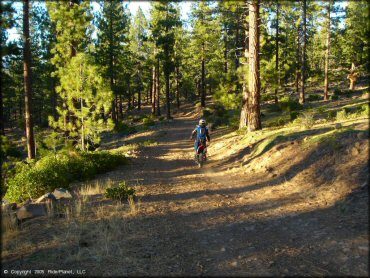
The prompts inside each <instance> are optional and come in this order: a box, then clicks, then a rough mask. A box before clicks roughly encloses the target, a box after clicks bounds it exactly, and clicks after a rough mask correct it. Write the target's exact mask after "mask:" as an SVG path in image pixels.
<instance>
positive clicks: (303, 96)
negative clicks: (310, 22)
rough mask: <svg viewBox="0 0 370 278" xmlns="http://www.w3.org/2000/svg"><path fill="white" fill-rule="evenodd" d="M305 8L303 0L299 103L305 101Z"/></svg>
mask: <svg viewBox="0 0 370 278" xmlns="http://www.w3.org/2000/svg"><path fill="white" fill-rule="evenodd" d="M306 10H307V0H303V47H302V71H301V95H300V96H299V102H300V103H305V82H306V80H305V78H306V43H307V34H306V33H307V30H306Z"/></svg>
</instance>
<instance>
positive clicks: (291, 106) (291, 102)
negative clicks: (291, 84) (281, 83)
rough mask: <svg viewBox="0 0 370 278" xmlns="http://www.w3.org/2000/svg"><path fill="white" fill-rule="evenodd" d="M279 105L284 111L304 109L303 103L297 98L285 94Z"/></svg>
mask: <svg viewBox="0 0 370 278" xmlns="http://www.w3.org/2000/svg"><path fill="white" fill-rule="evenodd" d="M278 105H279V107H280V109H281V110H282V111H286V112H290V111H296V110H302V109H303V105H302V104H300V103H299V102H298V101H297V100H295V99H293V98H291V97H289V96H284V97H282V98H281V99H280V100H279V104H278Z"/></svg>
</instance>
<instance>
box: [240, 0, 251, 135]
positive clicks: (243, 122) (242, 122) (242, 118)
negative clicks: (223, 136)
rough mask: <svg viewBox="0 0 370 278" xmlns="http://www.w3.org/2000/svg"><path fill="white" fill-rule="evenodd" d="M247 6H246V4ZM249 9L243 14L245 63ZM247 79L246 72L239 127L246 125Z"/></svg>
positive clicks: (246, 61)
mask: <svg viewBox="0 0 370 278" xmlns="http://www.w3.org/2000/svg"><path fill="white" fill-rule="evenodd" d="M247 7H248V6H247ZM248 13H249V11H248V10H247V8H246V16H245V25H246V26H245V42H244V57H245V63H246V64H248V63H249V46H248V43H249V40H248V37H249V33H248V31H249V24H248V21H247V16H248ZM247 80H248V76H247V74H244V75H243V88H242V90H243V99H242V108H241V113H240V122H239V129H242V128H244V127H246V126H247V125H248V96H249V92H248V86H247Z"/></svg>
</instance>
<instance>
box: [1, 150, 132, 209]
mask: <svg viewBox="0 0 370 278" xmlns="http://www.w3.org/2000/svg"><path fill="white" fill-rule="evenodd" d="M125 162H126V158H125V157H124V156H123V155H122V154H118V153H111V152H108V151H101V152H84V153H78V152H74V153H63V152H60V153H58V154H57V155H49V156H46V157H43V158H41V159H40V160H38V161H37V162H35V163H34V164H28V165H25V166H22V167H21V168H20V169H19V170H18V171H17V173H16V174H15V175H14V176H13V177H11V178H10V179H9V180H8V181H7V188H8V189H7V192H6V199H7V200H9V201H12V202H22V201H24V200H26V199H28V198H37V197H39V196H41V195H42V194H45V193H47V192H50V191H53V190H54V189H55V188H58V187H66V188H68V187H69V184H70V183H71V182H72V181H76V180H78V181H83V180H87V179H91V178H93V177H94V176H95V175H97V174H100V173H104V172H107V171H109V170H111V169H113V168H115V167H117V166H118V165H120V164H123V163H125Z"/></svg>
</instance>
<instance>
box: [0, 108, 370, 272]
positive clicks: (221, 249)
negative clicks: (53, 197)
mask: <svg viewBox="0 0 370 278" xmlns="http://www.w3.org/2000/svg"><path fill="white" fill-rule="evenodd" d="M176 116H177V117H176V119H175V120H174V121H172V122H168V123H163V124H161V125H157V127H156V128H153V129H151V130H149V131H145V132H140V133H136V134H133V135H131V136H128V137H127V138H119V137H115V138H111V139H110V140H111V142H105V147H106V148H116V147H119V146H122V145H127V144H132V143H137V142H146V144H141V146H143V145H144V146H143V147H139V148H138V149H136V150H135V151H130V156H131V158H130V160H131V163H130V165H128V166H123V167H121V168H120V169H118V170H116V171H113V172H110V173H107V174H105V175H101V176H100V177H99V178H98V179H96V180H94V181H92V182H89V183H85V184H76V185H75V186H76V193H77V194H78V195H79V199H77V200H76V209H75V210H73V211H72V210H71V213H70V214H67V215H66V216H65V218H61V219H56V218H47V217H45V218H38V219H34V220H32V221H29V222H25V223H24V224H23V226H22V229H20V230H16V231H13V232H12V233H10V232H9V233H7V234H4V237H3V239H5V241H3V242H4V247H3V251H2V258H3V264H4V268H8V269H11V268H15V267H16V268H17V269H18V268H19V269H29V268H35V266H36V265H37V268H39V269H53V268H55V269H60V268H61V266H63V265H65V266H67V265H68V269H86V270H87V273H88V274H90V275H104V276H107V275H115V276H117V275H251V276H257V275H282V274H283V275H303V274H305V275H315V276H316V275H334V276H336V275H361V276H366V275H368V246H369V242H368V228H369V227H368V183H367V181H368V176H367V173H368V170H369V169H368V129H369V127H368V120H366V121H365V120H359V121H355V122H353V123H351V124H350V127H351V129H348V128H347V127H345V124H344V123H343V128H339V129H336V128H335V126H334V124H326V125H322V126H319V125H317V126H314V128H313V129H312V130H301V129H297V128H296V127H295V128H289V127H287V128H286V129H272V128H271V129H265V130H263V131H260V132H255V133H253V134H238V133H237V132H230V131H228V130H227V129H222V128H220V129H218V130H217V131H215V132H214V133H213V134H212V142H211V144H210V146H209V161H208V162H207V164H206V165H205V167H204V168H202V169H198V168H197V166H196V164H195V163H194V161H193V160H192V157H193V146H192V144H193V143H192V141H190V140H189V136H190V133H191V130H192V128H193V127H194V126H195V124H196V122H197V118H195V117H194V113H193V111H192V110H190V109H189V108H186V109H184V111H183V112H182V113H178V114H177V115H176ZM148 139H150V141H148ZM123 180H124V181H126V182H128V183H129V184H130V185H131V186H134V187H135V189H136V191H137V193H138V202H137V203H136V204H117V203H116V202H113V201H111V200H108V199H106V198H105V197H104V196H103V194H102V193H103V192H104V188H105V187H106V186H108V185H110V184H112V183H117V182H121V181H123ZM80 188H82V189H80ZM96 262H99V263H98V264H97V263H96Z"/></svg>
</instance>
